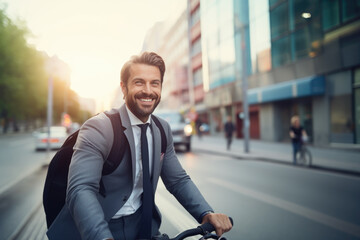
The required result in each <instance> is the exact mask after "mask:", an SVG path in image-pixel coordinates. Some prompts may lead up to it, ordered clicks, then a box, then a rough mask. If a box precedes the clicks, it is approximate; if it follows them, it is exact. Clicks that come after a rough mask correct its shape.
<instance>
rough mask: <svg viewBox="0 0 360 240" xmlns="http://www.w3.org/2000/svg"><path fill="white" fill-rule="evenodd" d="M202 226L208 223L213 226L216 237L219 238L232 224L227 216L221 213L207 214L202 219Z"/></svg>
mask: <svg viewBox="0 0 360 240" xmlns="http://www.w3.org/2000/svg"><path fill="white" fill-rule="evenodd" d="M202 220H203V221H202V224H204V223H210V224H211V225H213V226H214V228H215V232H216V235H218V236H219V237H220V236H221V235H223V234H224V233H226V232H228V231H230V230H231V228H232V224H231V222H230V219H229V217H228V216H226V215H225V214H222V213H209V214H206V215H205V216H204V217H203V219H202Z"/></svg>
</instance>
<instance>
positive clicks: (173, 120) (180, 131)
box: [154, 109, 193, 152]
mask: <svg viewBox="0 0 360 240" xmlns="http://www.w3.org/2000/svg"><path fill="white" fill-rule="evenodd" d="M154 114H155V116H159V117H161V118H163V119H165V120H166V121H167V122H168V123H169V124H170V127H171V131H172V135H173V140H174V145H175V146H179V145H183V146H185V149H186V151H187V152H188V151H190V150H191V135H192V132H193V129H192V126H191V125H190V124H189V123H187V122H186V121H185V119H184V117H183V116H182V115H181V114H180V113H179V112H178V111H175V110H163V109H161V110H157V111H155V112H154Z"/></svg>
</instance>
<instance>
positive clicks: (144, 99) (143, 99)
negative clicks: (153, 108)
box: [140, 98, 152, 102]
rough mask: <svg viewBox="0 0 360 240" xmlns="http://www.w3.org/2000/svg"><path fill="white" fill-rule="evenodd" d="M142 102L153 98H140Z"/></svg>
mask: <svg viewBox="0 0 360 240" xmlns="http://www.w3.org/2000/svg"><path fill="white" fill-rule="evenodd" d="M140 100H141V101H142V102H151V101H152V99H151V98H142V99H140Z"/></svg>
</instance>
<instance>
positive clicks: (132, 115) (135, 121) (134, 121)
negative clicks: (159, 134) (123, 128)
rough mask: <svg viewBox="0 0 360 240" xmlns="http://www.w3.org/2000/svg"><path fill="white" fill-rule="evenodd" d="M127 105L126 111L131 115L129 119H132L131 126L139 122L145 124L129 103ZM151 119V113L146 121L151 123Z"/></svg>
mask: <svg viewBox="0 0 360 240" xmlns="http://www.w3.org/2000/svg"><path fill="white" fill-rule="evenodd" d="M125 107H126V111H127V113H128V115H129V119H130V123H131V126H135V125H139V124H144V123H143V122H142V121H141V120H140V119H139V118H137V117H136V116H135V115H134V114H133V113H132V112H131V111H130V109H129V108H128V106H127V105H125ZM150 120H151V115H150V116H149V118H148V120H147V121H146V123H149V124H150Z"/></svg>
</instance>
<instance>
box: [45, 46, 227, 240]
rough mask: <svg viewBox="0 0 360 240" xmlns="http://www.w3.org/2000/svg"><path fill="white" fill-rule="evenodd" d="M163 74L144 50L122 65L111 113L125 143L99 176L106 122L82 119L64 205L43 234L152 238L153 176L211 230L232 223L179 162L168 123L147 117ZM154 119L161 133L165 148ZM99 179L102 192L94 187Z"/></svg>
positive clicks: (109, 134) (155, 226) (155, 220)
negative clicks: (115, 162)
mask: <svg viewBox="0 0 360 240" xmlns="http://www.w3.org/2000/svg"><path fill="white" fill-rule="evenodd" d="M164 73H165V64H164V61H163V59H162V58H161V57H160V56H159V55H157V54H156V53H149V52H144V53H142V54H141V55H139V56H134V57H132V58H131V59H130V60H129V61H128V62H126V63H125V64H124V66H123V67H122V70H121V81H120V86H121V89H122V92H123V95H124V99H125V104H124V105H122V106H121V107H120V108H119V109H113V110H111V112H112V113H115V114H119V115H120V118H121V122H122V125H123V126H122V127H123V128H124V134H125V136H126V139H127V141H128V143H129V148H128V149H127V150H126V151H125V154H124V156H123V158H122V161H121V163H120V164H119V166H118V167H117V168H116V169H115V171H113V172H112V173H110V174H109V175H106V176H103V175H102V171H103V164H104V161H106V159H107V157H108V155H109V153H110V151H111V147H112V144H113V141H114V133H113V129H112V124H111V121H110V119H109V118H108V117H106V115H105V113H101V114H98V115H96V116H94V117H92V118H91V119H89V120H88V121H86V122H85V124H84V125H83V126H82V127H81V129H80V132H79V135H78V138H77V142H76V144H75V146H74V153H73V155H72V159H71V164H70V167H69V175H68V188H67V196H66V204H65V206H64V207H63V209H62V211H61V212H60V214H59V216H58V217H57V218H56V219H55V221H54V222H53V223H52V225H51V226H50V228H49V231H48V236H49V239H50V240H53V239H73V240H77V239H91V240H95V239H110V240H111V239H128V240H134V239H152V237H153V236H155V235H158V234H159V228H160V223H161V214H160V212H159V209H158V208H157V207H156V205H155V202H154V195H155V191H156V187H157V183H158V180H159V177H161V179H162V181H163V183H164V184H165V186H166V188H167V189H168V190H169V191H170V192H171V193H172V194H173V195H174V196H175V198H176V199H177V200H178V201H179V202H181V204H182V205H183V206H184V207H185V209H186V210H187V211H188V212H189V213H190V214H191V215H192V216H193V217H194V218H195V219H196V220H197V221H198V222H199V223H205V222H210V223H211V224H212V225H214V227H215V228H216V233H217V235H222V234H223V233H224V232H227V231H229V230H230V229H231V223H230V220H229V218H228V217H227V216H226V215H224V214H220V213H214V211H213V209H212V207H211V206H210V205H209V204H208V203H207V201H206V200H205V199H204V197H203V196H202V195H201V193H200V191H199V190H198V188H197V187H196V186H195V184H194V183H193V182H192V180H191V178H190V177H189V176H188V175H187V173H186V172H185V170H184V169H183V168H182V167H181V165H180V162H179V160H178V158H177V156H176V153H175V150H174V143H173V140H172V136H171V129H170V125H169V123H167V122H166V121H165V120H163V119H161V118H159V117H156V118H155V117H152V112H153V111H154V110H155V108H156V107H157V105H158V104H159V102H160V99H161V90H162V86H163V85H162V83H163V77H164ZM155 119H158V121H159V122H160V124H161V126H162V128H163V131H164V132H165V135H166V141H167V142H166V149H165V151H164V152H161V142H162V141H161V140H162V139H163V138H161V135H162V134H161V129H160V128H159V127H158V126H157V124H156V123H155ZM100 180H101V181H100ZM100 182H101V184H100ZM100 185H102V186H103V188H104V189H105V190H106V195H102V194H99V189H100Z"/></svg>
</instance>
